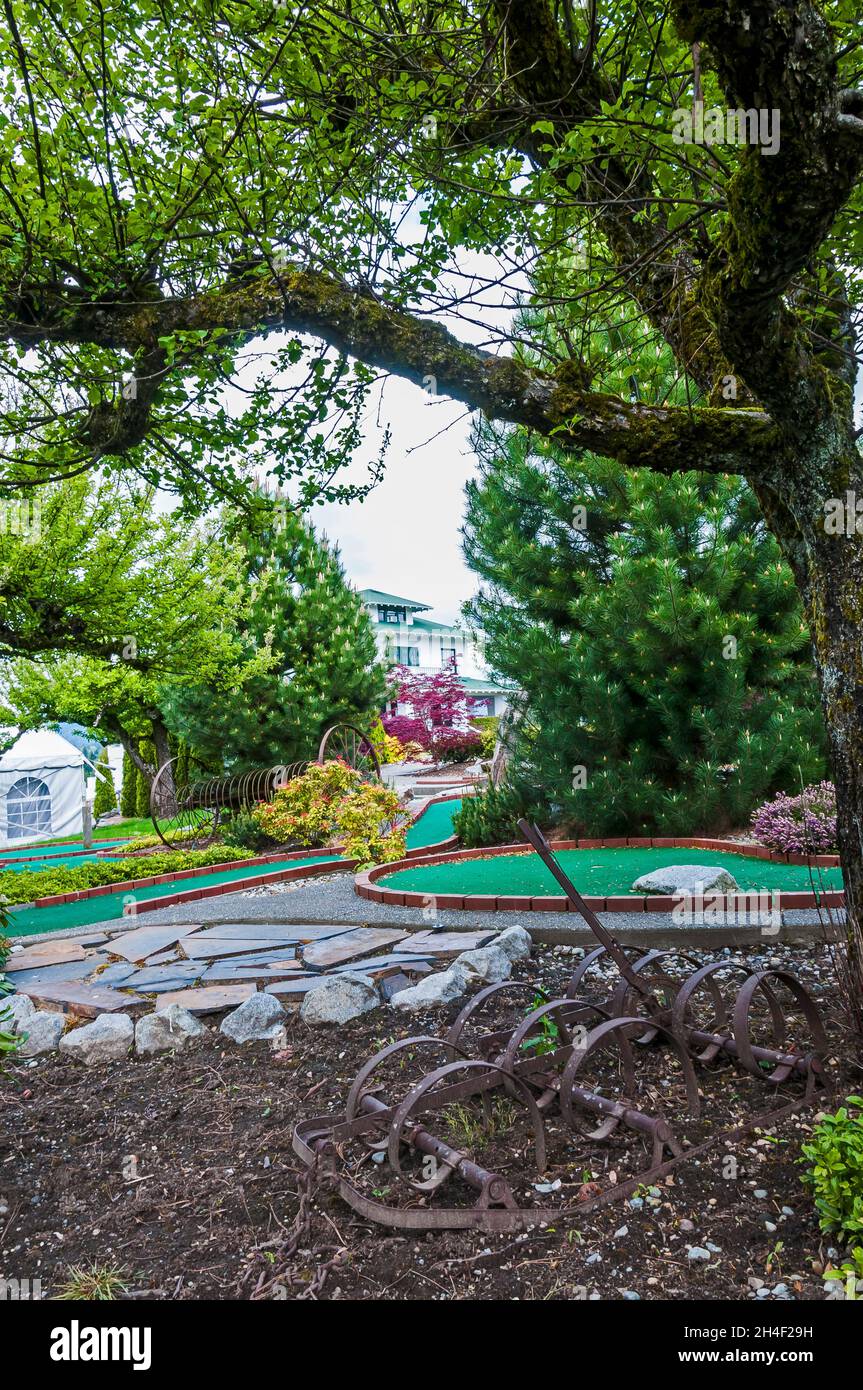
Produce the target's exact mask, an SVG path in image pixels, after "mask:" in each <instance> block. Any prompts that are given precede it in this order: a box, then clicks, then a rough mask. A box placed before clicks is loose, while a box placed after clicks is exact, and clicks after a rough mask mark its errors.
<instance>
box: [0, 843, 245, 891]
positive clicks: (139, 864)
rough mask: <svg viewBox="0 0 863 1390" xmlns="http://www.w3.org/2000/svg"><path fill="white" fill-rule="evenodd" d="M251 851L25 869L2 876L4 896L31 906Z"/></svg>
mask: <svg viewBox="0 0 863 1390" xmlns="http://www.w3.org/2000/svg"><path fill="white" fill-rule="evenodd" d="M248 857H249V855H248V851H245V850H240V849H230V848H229V847H228V846H227V845H215V846H214V847H213V848H212V849H199V850H170V851H168V850H166V851H165V853H164V854H142V855H141V856H140V857H139V858H137V859H114V860H111V861H110V862H108V861H105V860H91V862H90V863H89V864H82V865H81V867H80V868H78V869H68V868H57V869H36V870H33V869H21V870H19V871H18V872H17V873H15V872H10V871H8V870H7V872H6V873H0V896H3V897H5V899H6V901H7V902H10V903H30V902H33V901H34V899H35V898H48V897H51V896H52V895H53V894H54V893H75V892H77V891H78V890H79V889H82V888H101V887H102V886H103V884H106V883H123V882H124V881H125V880H126V879H132V878H151V877H153V876H155V875H157V874H173V873H176V872H177V870H178V869H200V868H204V867H206V866H207V865H208V864H222V863H227V862H228V861H229V860H234V859H248Z"/></svg>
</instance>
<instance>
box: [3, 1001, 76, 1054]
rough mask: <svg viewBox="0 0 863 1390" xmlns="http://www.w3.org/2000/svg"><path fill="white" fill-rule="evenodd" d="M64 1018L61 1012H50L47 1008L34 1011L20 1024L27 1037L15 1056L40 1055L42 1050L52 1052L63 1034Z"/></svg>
mask: <svg viewBox="0 0 863 1390" xmlns="http://www.w3.org/2000/svg"><path fill="white" fill-rule="evenodd" d="M65 1027H66V1019H65V1018H64V1017H63V1015H62V1014H55V1013H51V1012H50V1010H48V1009H38V1010H36V1011H34V1012H33V1013H32V1014H31V1015H30V1017H29V1018H28V1019H27V1020H26V1022H25V1023H24V1024H23V1025H22V1026H21V1030H20V1031H21V1032H22V1033H26V1034H27V1037H26V1038H25V1040H24V1042H23V1043H22V1044H21V1046H20V1048H19V1049H18V1051H17V1053H16V1054H15V1055H16V1056H17V1057H41V1055H42V1053H43V1052H53V1051H54V1048H55V1047H57V1045H58V1044H59V1042H60V1039H61V1038H62V1036H63V1030H64V1028H65Z"/></svg>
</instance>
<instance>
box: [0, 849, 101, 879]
mask: <svg viewBox="0 0 863 1390" xmlns="http://www.w3.org/2000/svg"><path fill="white" fill-rule="evenodd" d="M121 858H122V855H118V854H75V855H72V854H61V855H58V857H57V858H56V859H28V860H26V861H25V863H23V864H21V863H16V861H15V860H14V859H12V860H10V861H9V863H8V864H0V874H26V873H33V874H39V873H42V872H44V870H45V869H80V868H81V867H82V866H83V865H84V864H92V863H94V862H98V863H100V864H116V862H117V860H118V859H121Z"/></svg>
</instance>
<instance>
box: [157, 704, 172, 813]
mask: <svg viewBox="0 0 863 1390" xmlns="http://www.w3.org/2000/svg"><path fill="white" fill-rule="evenodd" d="M153 746H154V748H155V750H156V772H158V771H159V769H160V768H162V767H164V768H165V772H164V774H163V776H162V777H160V778H159V785H158V788H157V790H156V796H157V802H156V814H157V815H158V816H159V818H160V819H161V818H162V817H165V818H167V817H169V816H175V815H176V814H177V788H176V784H175V782H174V768H173V765H171V766H166V764H170V763H171V747H170V744H169V742H168V730H167V729H166V727H165V725H164V724H163V723H162V721H161V720H160V719H153Z"/></svg>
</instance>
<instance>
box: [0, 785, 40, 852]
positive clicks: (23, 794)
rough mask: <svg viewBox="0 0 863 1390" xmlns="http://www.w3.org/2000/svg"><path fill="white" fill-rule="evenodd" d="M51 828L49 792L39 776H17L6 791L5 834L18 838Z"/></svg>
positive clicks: (37, 833)
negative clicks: (16, 779) (15, 780)
mask: <svg viewBox="0 0 863 1390" xmlns="http://www.w3.org/2000/svg"><path fill="white" fill-rule="evenodd" d="M50 830H51V793H50V791H49V789H48V786H47V784H46V783H45V782H43V781H42V780H41V779H40V778H39V777H19V778H18V781H17V782H13V784H12V786H11V787H10V788H9V791H8V792H7V793H6V836H7V839H10V840H20V839H23V838H24V837H25V836H28V837H29V836H31V835H44V834H45V833H46V831H47V832H50Z"/></svg>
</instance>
